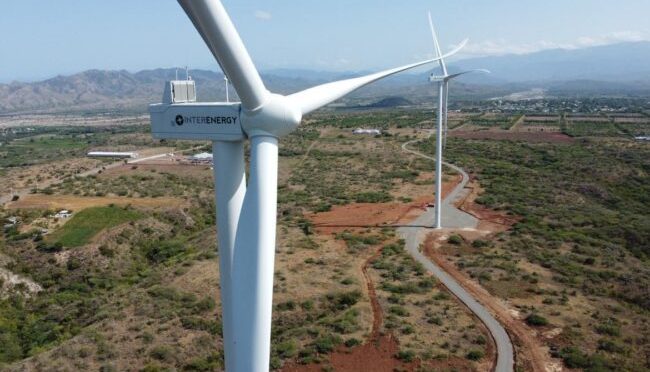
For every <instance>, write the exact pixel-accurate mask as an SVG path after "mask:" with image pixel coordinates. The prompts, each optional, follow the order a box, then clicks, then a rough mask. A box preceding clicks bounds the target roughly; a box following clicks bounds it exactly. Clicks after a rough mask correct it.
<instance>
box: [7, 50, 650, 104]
mask: <svg viewBox="0 0 650 372" xmlns="http://www.w3.org/2000/svg"><path fill="white" fill-rule="evenodd" d="M648 61H650V42H634V43H620V44H612V45H606V46H597V47H590V48H583V49H573V50H565V49H555V50H545V51H541V52H536V53H530V54H523V55H503V56H492V57H482V58H473V59H465V60H460V61H453V62H451V63H450V71H451V72H454V71H459V70H461V69H471V68H486V69H489V70H490V71H492V74H490V75H482V74H475V75H473V76H470V75H468V77H466V78H463V79H462V80H461V81H460V82H455V83H454V88H453V89H452V91H451V93H452V95H453V96H455V97H456V98H459V99H485V98H493V97H500V96H506V95H508V94H511V93H515V92H518V91H522V90H527V89H531V88H542V89H544V90H545V91H546V92H547V94H548V95H550V96H621V95H633V96H650V65H649V64H648ZM190 73H191V75H192V78H193V79H194V80H196V82H197V90H198V92H197V93H198V96H199V98H200V99H201V100H204V101H211V100H223V99H224V97H225V84H224V80H223V75H222V74H221V73H220V72H219V73H218V72H212V71H205V70H192V71H191V72H190ZM362 73H365V72H356V73H353V72H346V73H337V72H327V71H324V72H323V71H309V70H291V69H282V70H269V71H266V72H263V73H262V78H263V80H264V81H265V83H266V85H267V86H268V88H269V89H270V90H272V91H274V92H278V93H285V94H286V93H292V92H295V91H299V90H301V89H305V88H308V87H310V86H313V85H317V84H322V83H324V82H328V81H332V80H337V79H340V78H347V77H352V76H358V75H360V74H362ZM429 73H430V71H428V72H420V73H416V74H402V75H397V76H395V77H392V78H389V79H386V80H385V81H382V82H380V83H377V84H374V85H371V86H368V87H366V88H363V89H361V90H359V91H358V92H356V93H355V94H354V95H352V96H350V97H349V98H347V100H346V101H344V103H346V104H348V105H366V106H368V105H370V106H372V105H373V102H380V103H379V106H381V107H383V105H384V104H385V103H386V101H384V102H383V103H382V100H384V99H385V98H387V97H400V98H402V99H404V100H408V101H410V102H412V103H413V104H420V103H423V102H431V99H432V96H433V94H434V93H433V92H434V88H433V87H432V86H431V84H430V83H428V81H427V76H428V74H429ZM175 75H176V69H173V68H167V69H162V68H161V69H155V70H145V71H140V72H136V73H132V72H128V71H125V70H119V71H100V70H89V71H84V72H81V73H78V74H74V75H70V76H57V77H54V78H51V79H47V80H44V81H39V82H31V83H22V82H12V83H9V84H0V114H11V113H18V112H56V111H77V112H84V111H99V110H103V111H106V110H111V111H115V110H120V111H134V112H144V111H146V108H147V105H148V104H149V103H152V102H158V101H160V98H161V95H162V90H163V85H164V82H165V81H166V80H171V79H173V78H174V77H175ZM231 93H232V96H234V97H236V95H235V94H234V90H233V89H232V88H231ZM400 102H404V101H400Z"/></svg>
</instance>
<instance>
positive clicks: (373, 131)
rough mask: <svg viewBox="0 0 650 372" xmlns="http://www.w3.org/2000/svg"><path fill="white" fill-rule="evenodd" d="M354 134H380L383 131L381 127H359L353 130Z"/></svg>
mask: <svg viewBox="0 0 650 372" xmlns="http://www.w3.org/2000/svg"><path fill="white" fill-rule="evenodd" d="M352 133H353V134H369V135H372V136H378V135H381V131H380V130H379V129H362V128H357V129H355V130H354V131H352Z"/></svg>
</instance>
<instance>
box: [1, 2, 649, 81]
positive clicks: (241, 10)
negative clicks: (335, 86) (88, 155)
mask: <svg viewBox="0 0 650 372" xmlns="http://www.w3.org/2000/svg"><path fill="white" fill-rule="evenodd" d="M223 2H224V5H225V6H226V9H227V10H228V11H229V13H230V15H231V17H232V18H233V21H234V22H235V25H236V26H237V28H238V29H239V32H240V34H241V36H242V38H243V39H244V42H245V44H246V46H247V48H248V50H249V52H250V53H251V55H252V57H253V60H254V61H255V63H256V64H257V66H258V67H259V68H260V69H261V70H265V69H272V68H306V69H313V70H337V71H356V70H373V69H379V68H386V67H391V66H394V65H400V64H404V63H409V62H413V61H415V60H419V59H421V58H425V57H428V56H430V55H431V54H432V49H431V40H430V36H429V31H428V26H427V20H426V12H427V11H428V10H431V11H432V14H433V18H434V21H435V22H436V24H437V27H438V31H439V34H440V37H441V39H442V44H443V46H445V47H446V48H449V47H451V46H453V44H454V43H457V42H459V41H460V40H462V39H463V38H464V37H469V38H470V44H469V45H468V47H467V51H466V52H465V53H464V55H463V56H461V57H464V58H467V57H471V56H477V55H486V54H504V53H525V52H531V51H536V50H540V49H548V48H556V47H564V48H578V47H585V46H590V45H599V44H608V43H614V42H619V41H636V40H649V39H650V25H649V22H648V20H647V15H648V14H650V1H648V0H616V1H613V0H608V1H605V0H546V1H530V0H519V1H516V0H499V1H498V2H497V1H489V2H488V1H482V0H453V1H452V0H437V1H432V0H426V1H425V0H403V1H395V0H390V1H389V0H373V1H370V0H353V1H350V0H327V1H323V0H318V1H317V0H266V1H262V0H224V1H223ZM0 35H2V36H0V81H5V82H6V81H11V80H35V79H42V78H47V77H51V76H54V75H57V74H71V73H75V72H79V71H82V70H86V69H91V68H98V69H127V70H130V71H137V70H141V69H148V68H156V67H172V66H184V65H189V66H190V67H191V68H214V69H217V68H218V67H217V66H216V64H215V63H214V62H213V61H212V57H211V55H210V53H209V52H208V50H207V49H206V48H205V46H204V45H203V43H202V41H201V39H200V37H199V36H198V34H197V33H196V32H195V30H194V29H193V27H192V25H191V24H190V22H189V20H187V18H186V16H185V14H184V13H183V12H182V10H181V8H180V7H179V6H178V4H177V3H176V1H174V0H110V1H107V0H20V1H5V2H3V3H2V4H1V5H0Z"/></svg>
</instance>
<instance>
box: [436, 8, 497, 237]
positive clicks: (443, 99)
mask: <svg viewBox="0 0 650 372" xmlns="http://www.w3.org/2000/svg"><path fill="white" fill-rule="evenodd" d="M428 15H429V27H430V28H431V37H432V38H433V46H434V48H435V52H436V57H438V58H439V59H438V63H439V64H440V70H441V71H442V75H440V76H437V75H434V74H431V76H430V77H429V80H430V81H431V82H433V83H438V126H437V128H436V201H435V208H436V219H435V228H436V229H440V228H442V145H443V135H444V137H445V138H444V141H445V142H446V140H447V138H446V137H447V101H448V98H449V81H450V80H452V79H455V78H457V77H459V76H461V75H465V74H469V73H471V72H484V73H490V71H488V70H484V69H477V70H469V71H463V72H459V73H456V74H451V75H450V74H449V72H448V71H447V64H446V63H445V59H444V56H443V55H442V52H441V51H440V43H439V42H438V35H437V34H436V29H435V27H434V26H433V20H432V19H431V12H429V14H428ZM467 41H468V39H465V40H463V41H462V42H461V43H460V46H459V47H458V48H457V49H460V48H462V47H464V46H465V44H467ZM443 128H444V134H443Z"/></svg>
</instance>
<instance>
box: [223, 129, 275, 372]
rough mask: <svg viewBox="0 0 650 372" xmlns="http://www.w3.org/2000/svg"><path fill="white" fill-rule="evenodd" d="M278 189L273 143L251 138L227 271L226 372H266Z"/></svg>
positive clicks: (267, 365) (260, 137)
mask: <svg viewBox="0 0 650 372" xmlns="http://www.w3.org/2000/svg"><path fill="white" fill-rule="evenodd" d="M277 190H278V140H277V138H275V137H270V136H255V137H253V138H251V160H250V178H249V182H248V190H247V191H246V196H245V197H244V206H243V208H242V213H241V217H240V219H239V224H238V226H237V238H236V241H235V250H234V256H233V268H232V286H233V287H232V288H233V290H232V294H233V296H232V297H231V300H232V319H233V325H232V329H233V330H234V332H233V334H232V340H233V344H232V345H231V348H230V349H229V350H230V351H232V352H234V355H233V356H231V360H233V361H234V363H235V364H236V365H234V366H233V365H231V366H228V371H237V372H240V371H241V372H243V371H247V372H248V371H255V372H258V371H268V368H269V358H270V353H269V350H270V348H271V312H272V307H273V273H274V272H273V267H274V260H275V228H276V213H277V196H278V194H277Z"/></svg>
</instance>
